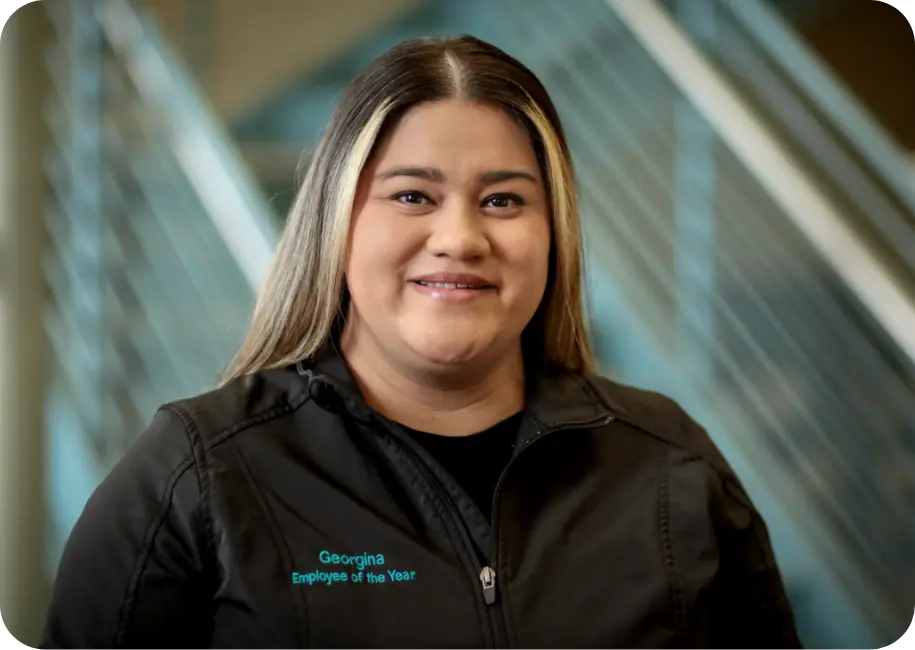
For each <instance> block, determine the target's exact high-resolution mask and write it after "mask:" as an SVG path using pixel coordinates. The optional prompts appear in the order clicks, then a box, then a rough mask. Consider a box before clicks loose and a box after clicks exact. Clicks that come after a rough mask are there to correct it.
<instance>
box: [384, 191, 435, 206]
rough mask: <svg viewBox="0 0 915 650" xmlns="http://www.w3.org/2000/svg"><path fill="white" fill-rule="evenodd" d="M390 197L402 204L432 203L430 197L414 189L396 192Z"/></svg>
mask: <svg viewBox="0 0 915 650" xmlns="http://www.w3.org/2000/svg"><path fill="white" fill-rule="evenodd" d="M391 198H392V199H394V200H395V201H397V202H398V203H403V204H404V205H426V204H427V203H432V199H430V198H429V197H428V196H426V195H425V194H423V193H422V192H417V191H416V190H407V191H406V192H398V193H397V194H395V195H394V196H392V197H391Z"/></svg>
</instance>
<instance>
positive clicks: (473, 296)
mask: <svg viewBox="0 0 915 650" xmlns="http://www.w3.org/2000/svg"><path fill="white" fill-rule="evenodd" d="M409 284H410V286H411V287H413V289H414V290H415V291H416V292H417V293H419V294H420V295H422V296H424V297H425V298H427V299H430V300H434V301H435V302H437V303H439V304H451V305H461V304H467V303H472V302H476V301H478V300H485V299H486V297H487V296H491V295H493V293H494V291H495V289H496V287H495V286H493V285H491V284H464V283H462V282H427V281H425V280H413V281H411V282H410V283H409Z"/></svg>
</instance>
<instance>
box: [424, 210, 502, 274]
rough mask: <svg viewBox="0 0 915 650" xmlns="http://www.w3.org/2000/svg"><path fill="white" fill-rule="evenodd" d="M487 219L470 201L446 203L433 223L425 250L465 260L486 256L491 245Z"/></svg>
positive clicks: (436, 254) (439, 255) (438, 255)
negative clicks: (485, 220)
mask: <svg viewBox="0 0 915 650" xmlns="http://www.w3.org/2000/svg"><path fill="white" fill-rule="evenodd" d="M484 219H485V215H482V214H480V213H479V211H478V210H477V209H476V205H474V204H473V203H471V202H469V201H458V200H452V201H450V202H448V203H446V204H445V205H443V206H442V209H440V210H439V211H438V212H437V213H436V215H435V217H434V218H433V219H432V220H431V225H430V232H429V237H428V239H427V240H426V249H427V250H428V251H429V252H430V253H432V254H433V255H435V256H436V257H451V258H454V259H459V260H465V261H466V260H474V259H482V258H484V257H486V256H487V255H489V253H490V250H491V246H490V242H489V238H488V236H487V233H486V230H485V227H484Z"/></svg>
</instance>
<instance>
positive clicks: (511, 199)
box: [483, 194, 524, 210]
mask: <svg viewBox="0 0 915 650" xmlns="http://www.w3.org/2000/svg"><path fill="white" fill-rule="evenodd" d="M522 205H524V199H522V198H521V197H520V196H518V195H517V194H493V195H492V196H488V197H486V199H484V201H483V207H485V208H496V209H497V210H505V209H506V208H514V207H519V206H522Z"/></svg>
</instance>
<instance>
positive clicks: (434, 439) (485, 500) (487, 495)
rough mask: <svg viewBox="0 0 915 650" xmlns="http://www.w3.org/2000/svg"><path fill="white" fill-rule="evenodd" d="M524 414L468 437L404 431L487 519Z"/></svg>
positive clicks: (516, 415)
mask: <svg viewBox="0 0 915 650" xmlns="http://www.w3.org/2000/svg"><path fill="white" fill-rule="evenodd" d="M520 426H521V413H520V412H519V413H516V414H515V415H512V416H511V417H509V418H506V419H505V420H502V421H501V422H499V423H498V424H496V425H494V426H492V427H490V428H488V429H486V430H485V431H480V432H479V433H474V434H471V435H469V436H442V435H438V434H434V433H425V432H423V431H416V430H415V429H410V428H407V427H404V429H405V430H406V431H407V432H409V433H410V435H411V436H413V439H414V440H416V441H417V442H418V443H420V444H421V445H422V446H423V447H425V448H426V451H428V452H429V453H430V454H431V455H432V456H433V457H434V458H435V460H437V461H438V462H439V464H441V466H442V467H444V468H445V469H446V470H447V471H448V473H449V474H451V476H452V477H454V479H455V480H456V481H457V482H458V483H459V484H460V485H461V487H462V488H464V490H465V491H466V492H467V494H468V495H470V497H471V498H472V499H473V500H474V502H475V503H476V504H477V506H478V507H479V508H480V512H482V513H483V515H484V516H485V517H486V518H487V519H488V518H489V516H490V513H491V511H492V500H493V495H494V494H495V492H496V483H498V482H499V477H500V476H501V475H502V471H503V470H504V469H505V466H506V465H508V461H509V459H510V458H511V455H512V450H513V449H514V447H515V440H516V438H517V437H518V429H519V427H520Z"/></svg>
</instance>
